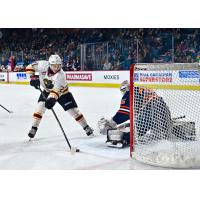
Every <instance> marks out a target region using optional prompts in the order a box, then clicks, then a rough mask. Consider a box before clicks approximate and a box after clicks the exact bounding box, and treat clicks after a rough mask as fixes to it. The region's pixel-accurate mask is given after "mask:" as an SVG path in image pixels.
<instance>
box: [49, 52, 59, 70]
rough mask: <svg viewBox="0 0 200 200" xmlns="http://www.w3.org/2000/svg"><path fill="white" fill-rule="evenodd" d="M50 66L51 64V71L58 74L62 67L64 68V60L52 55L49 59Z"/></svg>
mask: <svg viewBox="0 0 200 200" xmlns="http://www.w3.org/2000/svg"><path fill="white" fill-rule="evenodd" d="M49 64H50V69H51V70H52V71H53V72H54V73H56V72H58V71H59V70H60V69H61V67H62V60H61V58H60V56H59V55H51V56H50V57H49Z"/></svg>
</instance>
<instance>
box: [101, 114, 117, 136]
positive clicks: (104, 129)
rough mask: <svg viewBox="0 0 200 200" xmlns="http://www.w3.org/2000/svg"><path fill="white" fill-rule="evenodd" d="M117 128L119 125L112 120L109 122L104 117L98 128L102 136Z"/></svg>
mask: <svg viewBox="0 0 200 200" xmlns="http://www.w3.org/2000/svg"><path fill="white" fill-rule="evenodd" d="M116 127H117V124H116V122H114V121H113V120H112V119H110V120H108V119H105V118H104V117H102V118H101V119H100V120H99V121H98V128H99V131H100V134H102V135H106V134H107V130H108V129H113V128H116Z"/></svg>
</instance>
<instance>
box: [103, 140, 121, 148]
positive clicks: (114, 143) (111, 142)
mask: <svg viewBox="0 0 200 200" xmlns="http://www.w3.org/2000/svg"><path fill="white" fill-rule="evenodd" d="M106 144H107V146H109V147H116V148H123V147H124V144H123V142H117V141H107V142H106Z"/></svg>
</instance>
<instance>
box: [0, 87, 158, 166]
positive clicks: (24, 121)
mask: <svg viewBox="0 0 200 200" xmlns="http://www.w3.org/2000/svg"><path fill="white" fill-rule="evenodd" d="M0 91H1V98H0V104H2V105H3V106H5V107H6V108H7V109H10V110H12V111H13V113H12V114H9V113H8V112H6V111H5V110H3V109H2V108H0V169H8V170H9V169H11V170H14V169H22V170H26V169H44V170H47V169H53V170H54V169H55V170H61V169H63V170H65V169H71V170H101V169H102V170H104V169H108V170H114V169H120V170H127V169H130V170H132V169H160V168H155V167H151V166H147V165H143V164H141V163H139V162H136V161H134V160H132V159H130V157H129V148H128V147H127V148H124V149H116V148H111V147H107V146H106V144H105V141H106V136H103V135H100V134H99V132H98V128H97V121H98V120H99V119H100V117H101V116H104V117H106V118H110V117H112V116H113V115H114V114H115V112H116V111H117V109H118V107H119V103H120V99H121V93H120V91H119V90H118V89H114V88H109V89H108V88H89V87H70V91H71V92H72V93H73V95H74V97H75V99H76V101H77V103H78V106H79V109H80V111H81V112H82V113H83V114H84V116H85V118H86V119H87V121H88V124H90V125H91V126H92V127H93V129H94V130H95V135H96V137H94V138H88V137H87V136H86V134H85V132H84V131H83V130H82V128H81V127H80V126H79V125H78V124H77V123H76V122H75V121H74V119H73V118H72V117H71V116H70V115H69V114H68V113H67V112H64V110H63V109H62V107H61V106H60V105H59V104H58V105H57V104H56V106H55V107H54V109H55V112H56V114H57V116H58V118H59V120H60V121H61V124H62V126H63V128H64V130H65V132H66V134H67V137H68V139H69V140H70V143H71V145H72V146H73V147H77V148H79V149H80V151H81V152H79V153H75V154H73V155H72V154H71V152H69V149H68V146H67V143H66V141H65V139H64V136H63V135H62V132H61V130H60V127H59V126H58V124H57V121H56V120H55V118H54V116H53V113H52V112H51V111H50V110H47V111H46V113H45V114H44V117H43V120H42V122H41V124H40V127H39V130H38V132H37V135H36V137H35V139H34V140H33V141H31V142H30V141H29V139H28V136H27V133H28V131H29V130H30V128H31V124H32V114H33V112H34V110H35V106H36V104H37V99H38V97H39V91H38V90H36V89H34V88H33V87H31V86H29V85H3V84H2V85H0Z"/></svg>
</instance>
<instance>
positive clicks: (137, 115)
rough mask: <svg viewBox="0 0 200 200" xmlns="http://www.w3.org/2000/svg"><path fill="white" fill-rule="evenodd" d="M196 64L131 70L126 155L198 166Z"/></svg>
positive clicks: (199, 90)
mask: <svg viewBox="0 0 200 200" xmlns="http://www.w3.org/2000/svg"><path fill="white" fill-rule="evenodd" d="M198 68H199V66H198V64H137V65H132V66H131V68H130V155H131V157H132V158H134V159H136V160H138V161H141V162H143V163H146V164H150V165H155V166H162V167H172V168H200V139H199V136H200V83H199V72H198Z"/></svg>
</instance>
